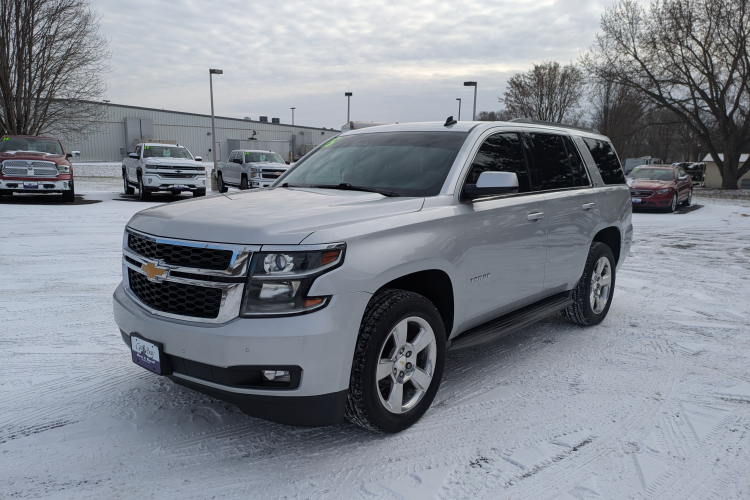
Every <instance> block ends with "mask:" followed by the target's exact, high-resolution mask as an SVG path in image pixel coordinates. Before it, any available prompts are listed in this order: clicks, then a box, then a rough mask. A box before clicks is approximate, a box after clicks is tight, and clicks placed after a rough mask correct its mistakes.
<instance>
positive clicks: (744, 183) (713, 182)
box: [703, 153, 750, 189]
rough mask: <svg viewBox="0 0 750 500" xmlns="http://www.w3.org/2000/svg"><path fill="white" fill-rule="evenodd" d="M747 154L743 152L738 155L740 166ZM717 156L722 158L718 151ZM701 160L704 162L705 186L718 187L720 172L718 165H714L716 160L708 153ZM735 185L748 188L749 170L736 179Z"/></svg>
mask: <svg viewBox="0 0 750 500" xmlns="http://www.w3.org/2000/svg"><path fill="white" fill-rule="evenodd" d="M748 156H750V155H748V154H743V155H741V156H740V164H739V166H740V167H741V166H742V165H743V164H744V163H745V162H746V161H747V158H748ZM719 158H721V159H722V160H724V155H723V154H722V153H719ZM703 161H704V162H706V182H705V186H706V187H712V188H720V187H721V173H720V172H719V167H718V166H717V165H716V162H715V161H714V159H713V157H712V156H711V155H710V154H708V155H706V157H705V158H703ZM737 187H738V188H740V189H750V172H748V173H746V174H745V175H743V176H742V178H741V179H740V180H739V181H737Z"/></svg>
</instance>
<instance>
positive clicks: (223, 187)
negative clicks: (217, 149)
mask: <svg viewBox="0 0 750 500" xmlns="http://www.w3.org/2000/svg"><path fill="white" fill-rule="evenodd" d="M216 186H217V187H218V188H219V192H220V193H226V192H227V191H228V190H229V188H228V187H227V185H226V184H224V176H222V175H221V172H219V173H218V174H216Z"/></svg>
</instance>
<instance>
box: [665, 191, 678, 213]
mask: <svg viewBox="0 0 750 500" xmlns="http://www.w3.org/2000/svg"><path fill="white" fill-rule="evenodd" d="M675 210H677V193H675V194H674V195H673V196H672V202H671V203H670V204H669V208H668V209H667V211H668V212H670V213H672V212H674V211H675Z"/></svg>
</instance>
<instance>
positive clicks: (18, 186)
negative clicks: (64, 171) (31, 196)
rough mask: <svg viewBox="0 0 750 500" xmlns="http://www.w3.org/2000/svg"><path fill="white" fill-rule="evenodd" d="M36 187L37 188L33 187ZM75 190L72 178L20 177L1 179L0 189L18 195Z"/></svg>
mask: <svg viewBox="0 0 750 500" xmlns="http://www.w3.org/2000/svg"><path fill="white" fill-rule="evenodd" d="M32 186H36V187H32ZM72 188H73V179H72V178H71V177H70V176H65V177H64V178H60V177H55V178H47V179H44V178H39V177H31V178H25V177H19V178H8V177H2V178H0V189H2V190H3V191H13V192H16V193H44V192H58V193H59V192H62V191H69V190H71V189H72Z"/></svg>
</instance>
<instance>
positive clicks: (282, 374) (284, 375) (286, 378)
mask: <svg viewBox="0 0 750 500" xmlns="http://www.w3.org/2000/svg"><path fill="white" fill-rule="evenodd" d="M263 378H264V379H266V380H269V381H274V382H291V381H292V377H291V375H289V372H287V371H282V370H263Z"/></svg>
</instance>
